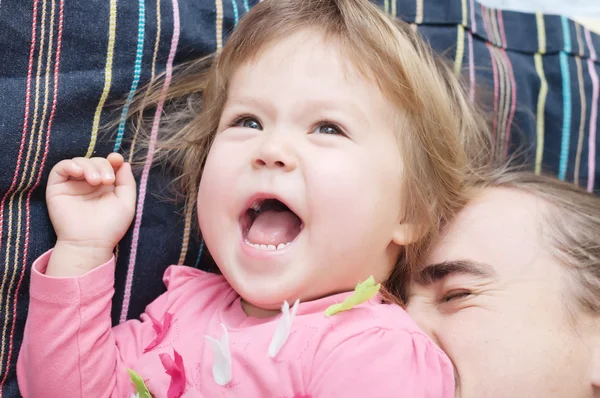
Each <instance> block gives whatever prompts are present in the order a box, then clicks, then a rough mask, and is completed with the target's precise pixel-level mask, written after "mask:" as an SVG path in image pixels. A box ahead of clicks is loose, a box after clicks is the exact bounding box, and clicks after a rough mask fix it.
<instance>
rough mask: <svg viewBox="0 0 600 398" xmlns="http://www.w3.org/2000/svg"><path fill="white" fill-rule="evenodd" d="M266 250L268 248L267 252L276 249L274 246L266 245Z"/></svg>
mask: <svg viewBox="0 0 600 398" xmlns="http://www.w3.org/2000/svg"><path fill="white" fill-rule="evenodd" d="M267 248H268V249H269V250H275V249H276V247H275V246H274V245H268V246H267Z"/></svg>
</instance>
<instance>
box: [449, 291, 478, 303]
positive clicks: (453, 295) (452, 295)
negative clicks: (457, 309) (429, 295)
mask: <svg viewBox="0 0 600 398" xmlns="http://www.w3.org/2000/svg"><path fill="white" fill-rule="evenodd" d="M471 294H472V293H471V292H470V291H468V290H452V291H450V292H448V293H446V295H444V296H443V297H442V299H441V302H442V303H448V302H450V301H454V300H459V299H464V298H467V297H470V296H471Z"/></svg>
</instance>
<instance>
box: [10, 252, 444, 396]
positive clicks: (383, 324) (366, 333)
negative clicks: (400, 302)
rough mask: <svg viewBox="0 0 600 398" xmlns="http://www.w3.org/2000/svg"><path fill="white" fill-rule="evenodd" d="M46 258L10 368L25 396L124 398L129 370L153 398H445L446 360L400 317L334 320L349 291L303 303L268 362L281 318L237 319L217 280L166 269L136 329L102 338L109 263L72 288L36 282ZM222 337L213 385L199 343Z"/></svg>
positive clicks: (230, 293) (376, 306)
mask: <svg viewBox="0 0 600 398" xmlns="http://www.w3.org/2000/svg"><path fill="white" fill-rule="evenodd" d="M49 256H50V252H48V253H46V254H44V255H43V256H41V257H40V258H39V259H38V260H36V262H35V263H34V266H33V272H32V276H31V303H30V306H29V316H28V319H27V324H26V327H25V336H24V340H23V345H22V348H21V352H20V355H19V360H18V365H17V372H18V380H19V387H20V389H21V393H22V394H23V396H25V397H67V398H71V397H85V398H90V397H94V398H100V397H128V398H129V397H130V396H131V394H132V393H133V392H134V391H135V389H134V386H133V384H132V382H131V379H130V376H129V374H128V372H127V369H128V368H130V369H133V370H135V371H136V372H137V373H138V374H140V375H141V377H142V379H144V381H145V384H146V386H147V387H148V389H149V390H150V392H151V393H152V395H153V396H154V397H169V398H175V397H179V396H183V397H205V398H215V397H244V398H255V397H278V398H293V397H312V398H315V397H323V398H329V397H340V398H341V397H368V398H376V397H385V398H388V397H407V398H421V397H423V398H427V397H428V398H451V397H453V396H454V378H453V370H452V366H451V364H450V361H449V360H448V358H447V357H446V356H445V355H444V353H443V352H442V351H441V350H440V349H439V348H438V347H437V346H436V345H435V344H434V343H433V342H432V341H431V340H430V339H429V338H428V337H427V336H425V335H424V334H423V333H422V332H421V331H419V329H418V327H417V325H416V324H415V322H414V321H413V320H412V319H411V318H410V317H409V316H408V315H407V314H406V312H405V311H404V310H402V309H401V308H400V307H398V306H395V305H388V304H381V303H380V300H379V299H377V298H376V299H373V300H370V301H368V302H366V303H363V304H361V305H359V306H357V307H355V308H353V309H351V310H349V311H345V312H341V313H338V314H336V315H333V316H331V317H326V316H325V315H324V311H325V310H326V309H327V307H329V306H330V305H332V304H335V303H339V302H342V301H343V300H344V298H345V297H347V296H348V295H349V294H351V293H342V294H338V295H334V296H331V297H326V298H323V299H320V300H315V301H311V302H306V303H300V305H299V306H298V309H297V313H296V316H295V318H294V319H293V321H292V325H291V328H290V334H289V337H288V338H287V341H286V342H285V344H283V346H282V348H281V350H280V351H279V352H278V354H277V355H276V356H275V357H274V358H271V357H270V356H269V355H268V348H269V344H270V343H271V340H272V339H273V335H274V334H275V330H276V328H277V325H278V321H279V318H280V316H281V315H280V316H277V317H275V318H270V319H257V318H251V317H248V316H246V315H245V313H244V312H243V310H242V307H241V302H240V297H239V296H238V294H237V293H236V292H235V291H234V290H233V289H232V288H231V287H230V286H229V284H228V283H227V281H226V280H225V279H224V278H223V277H222V276H219V275H214V274H209V273H206V272H203V271H199V270H197V269H194V268H189V267H185V266H171V267H169V268H168V269H167V271H166V272H165V275H164V278H163V280H164V283H165V285H166V286H167V292H166V293H164V294H163V295H161V296H160V297H159V298H157V299H156V300H155V301H154V302H152V303H151V304H150V305H149V306H148V307H147V308H146V312H145V313H144V314H142V315H141V318H140V320H130V321H128V322H125V323H123V324H121V325H118V326H116V327H113V328H111V319H110V310H111V298H112V296H113V293H114V288H113V284H114V261H113V260H111V261H109V262H108V263H106V264H104V265H102V266H101V267H99V268H96V269H94V270H93V271H91V272H89V273H87V274H86V275H83V276H81V277H79V278H53V277H48V276H45V275H44V272H45V270H46V267H47V264H48V259H49ZM169 318H170V320H169ZM153 320H154V321H153ZM225 329H226V332H225ZM225 334H227V338H228V342H226V344H225V345H226V346H227V347H228V349H229V352H230V355H231V363H230V365H231V367H230V370H231V374H230V379H229V380H228V382H227V383H226V384H224V385H220V384H219V383H217V380H218V379H219V378H218V377H216V376H215V375H214V373H213V364H214V361H215V359H216V357H215V355H214V354H213V351H212V349H211V346H210V344H209V342H208V341H207V339H206V338H205V337H204V336H205V335H207V336H211V337H213V338H215V339H217V340H220V339H221V338H222V337H223V336H224V335H225ZM175 353H177V354H178V355H180V356H181V361H180V360H179V359H177V358H176V354H175ZM178 389H179V390H180V391H179V392H178V391H177V390H178ZM181 391H183V393H181Z"/></svg>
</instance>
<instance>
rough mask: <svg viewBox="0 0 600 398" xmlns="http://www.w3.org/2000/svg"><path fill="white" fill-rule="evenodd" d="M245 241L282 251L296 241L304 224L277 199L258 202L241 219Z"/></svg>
mask: <svg viewBox="0 0 600 398" xmlns="http://www.w3.org/2000/svg"><path fill="white" fill-rule="evenodd" d="M240 225H241V227H242V233H243V236H244V240H245V241H246V243H247V244H249V245H250V246H253V247H256V248H258V249H264V250H281V249H283V248H285V247H286V246H288V245H289V244H290V243H291V242H293V241H294V239H296V237H297V236H298V235H299V234H300V231H301V230H302V227H303V223H302V220H301V219H300V217H298V216H297V215H296V213H294V212H293V211H292V210H290V208H289V207H287V206H286V205H285V204H284V203H282V202H281V201H279V200H277V199H261V200H257V201H256V202H254V203H253V204H252V206H250V208H249V209H248V210H246V211H245V212H244V213H243V214H242V216H241V217H240Z"/></svg>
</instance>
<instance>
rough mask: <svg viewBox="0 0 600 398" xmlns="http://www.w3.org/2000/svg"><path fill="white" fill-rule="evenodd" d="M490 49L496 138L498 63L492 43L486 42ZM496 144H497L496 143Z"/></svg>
mask: <svg viewBox="0 0 600 398" xmlns="http://www.w3.org/2000/svg"><path fill="white" fill-rule="evenodd" d="M486 46H487V48H488V51H489V52H490V60H491V61H492V71H493V72H494V123H493V128H492V134H493V136H494V139H495V138H496V135H497V134H498V66H497V65H496V58H495V57H494V53H493V49H492V45H491V44H490V43H486ZM494 145H495V144H494Z"/></svg>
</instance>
